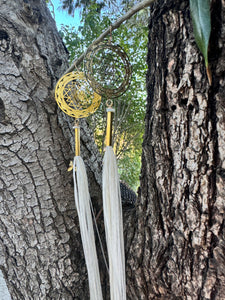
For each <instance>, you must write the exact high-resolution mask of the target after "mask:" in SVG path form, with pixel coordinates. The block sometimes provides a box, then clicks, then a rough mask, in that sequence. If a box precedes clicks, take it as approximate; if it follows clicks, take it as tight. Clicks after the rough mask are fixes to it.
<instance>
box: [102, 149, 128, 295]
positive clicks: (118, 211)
mask: <svg viewBox="0 0 225 300" xmlns="http://www.w3.org/2000/svg"><path fill="white" fill-rule="evenodd" d="M102 177H103V211H104V223H105V231H106V243H107V249H108V257H109V277H110V297H111V300H125V299H126V278H125V258H124V239H123V220H122V204H121V196H120V184H119V176H118V170H117V164H116V157H115V155H114V152H113V149H112V147H111V146H107V147H106V152H105V155H104V160H103V176H102Z"/></svg>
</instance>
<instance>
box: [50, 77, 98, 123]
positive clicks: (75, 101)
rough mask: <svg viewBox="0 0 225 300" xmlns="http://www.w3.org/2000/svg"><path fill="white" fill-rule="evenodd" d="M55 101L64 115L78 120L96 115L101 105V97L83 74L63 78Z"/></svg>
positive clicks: (57, 85)
mask: <svg viewBox="0 0 225 300" xmlns="http://www.w3.org/2000/svg"><path fill="white" fill-rule="evenodd" d="M55 99H56V102H57V104H58V106H59V107H60V108H61V110H62V111H63V112H64V113H66V114H67V115H69V116H71V117H74V118H77V119H79V118H84V117H87V116H89V115H90V114H92V113H94V112H95V111H96V110H97V109H98V107H99V105H100V103H101V96H99V95H98V94H97V93H95V92H94V91H93V90H92V88H91V87H90V85H89V84H88V82H87V80H86V78H85V76H84V73H82V72H71V73H68V74H66V75H64V76H63V77H61V78H60V79H59V81H58V82H57V84H56V88H55Z"/></svg>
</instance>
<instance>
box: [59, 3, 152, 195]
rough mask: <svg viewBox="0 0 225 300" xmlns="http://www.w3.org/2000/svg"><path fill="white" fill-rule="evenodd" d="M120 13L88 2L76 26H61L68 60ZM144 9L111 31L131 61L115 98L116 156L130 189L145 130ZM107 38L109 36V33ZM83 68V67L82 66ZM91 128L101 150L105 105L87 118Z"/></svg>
mask: <svg viewBox="0 0 225 300" xmlns="http://www.w3.org/2000/svg"><path fill="white" fill-rule="evenodd" d="M118 17H119V15H116V14H115V13H114V14H111V13H110V11H109V10H106V9H102V10H101V13H100V12H99V11H98V5H97V4H96V3H93V4H91V5H89V6H88V7H87V8H86V10H85V12H83V14H82V19H81V25H80V26H79V28H78V29H75V28H74V27H72V28H70V27H68V26H62V27H61V31H60V33H61V35H62V37H63V39H64V42H65V44H66V47H67V49H68V51H69V52H70V62H72V61H73V60H74V59H77V58H78V57H79V56H80V55H81V54H82V53H83V52H84V51H85V50H86V49H87V47H88V46H89V45H90V44H91V43H92V42H93V40H94V39H96V38H97V37H98V36H99V35H100V34H101V33H102V32H103V31H105V30H106V29H107V28H108V27H109V26H110V24H111V23H112V22H114V21H115V19H117V18H118ZM146 23H147V16H146V11H144V12H140V13H139V14H137V15H136V16H135V17H133V18H132V19H131V20H130V21H129V22H127V23H126V24H122V25H121V26H120V27H119V28H118V29H117V30H114V31H113V32H112V36H111V39H112V42H113V43H114V44H118V45H120V46H121V47H122V48H123V49H124V50H125V51H126V53H127V55H128V57H129V59H130V62H131V65H132V79H131V83H130V86H129V89H128V90H127V91H126V93H125V94H123V95H122V96H120V97H119V99H116V100H114V106H115V109H116V114H115V117H114V135H113V140H114V150H115V152H116V155H117V158H118V166H119V172H120V178H121V180H124V181H125V182H127V183H128V184H129V185H130V186H131V187H132V188H133V189H136V188H137V186H138V184H139V173H140V165H141V163H140V160H141V158H140V157H141V151H142V136H143V133H144V115H145V104H146V90H145V74H146V71H147V64H146V54H147V33H148V29H147V26H146ZM109 38H110V37H109ZM82 70H83V68H82ZM88 122H89V124H90V126H91V127H92V128H93V130H94V134H95V140H96V143H97V145H98V147H99V150H100V151H101V152H103V149H104V136H105V128H106V112H105V105H104V104H101V106H100V108H99V109H98V111H97V112H96V113H95V114H94V115H92V116H91V117H89V118H88Z"/></svg>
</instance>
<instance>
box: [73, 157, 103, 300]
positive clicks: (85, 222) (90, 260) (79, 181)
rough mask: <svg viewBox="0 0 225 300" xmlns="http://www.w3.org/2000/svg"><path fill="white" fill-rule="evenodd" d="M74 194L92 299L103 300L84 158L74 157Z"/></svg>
mask: <svg viewBox="0 0 225 300" xmlns="http://www.w3.org/2000/svg"><path fill="white" fill-rule="evenodd" d="M73 179H74V195H75V203H76V208H77V212H78V217H79V223H80V232H81V239H82V244H83V249H84V256H85V261H86V265H87V271H88V280H89V290H90V299H91V300H101V299H103V298H102V290H101V283H100V275H99V268H98V259H97V253H96V246H95V238H94V230H93V222H92V216H91V209H90V201H91V199H90V195H89V191H88V180H87V174H86V169H85V165H84V162H83V159H82V158H81V157H80V156H75V157H74V163H73Z"/></svg>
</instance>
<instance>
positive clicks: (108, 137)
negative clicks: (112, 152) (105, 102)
mask: <svg viewBox="0 0 225 300" xmlns="http://www.w3.org/2000/svg"><path fill="white" fill-rule="evenodd" d="M106 111H107V125H106V137H105V145H106V146H112V118H113V116H112V114H113V113H114V112H115V109H114V108H112V107H108V108H107V109H106Z"/></svg>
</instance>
